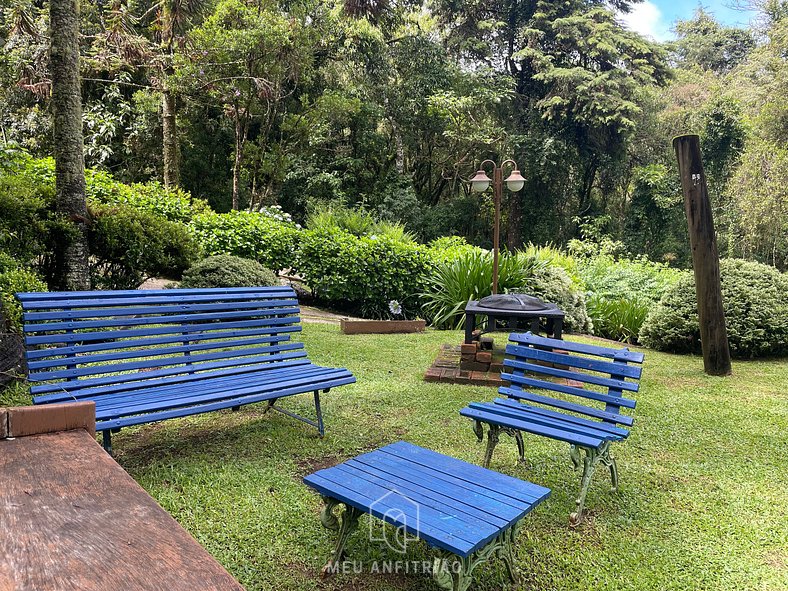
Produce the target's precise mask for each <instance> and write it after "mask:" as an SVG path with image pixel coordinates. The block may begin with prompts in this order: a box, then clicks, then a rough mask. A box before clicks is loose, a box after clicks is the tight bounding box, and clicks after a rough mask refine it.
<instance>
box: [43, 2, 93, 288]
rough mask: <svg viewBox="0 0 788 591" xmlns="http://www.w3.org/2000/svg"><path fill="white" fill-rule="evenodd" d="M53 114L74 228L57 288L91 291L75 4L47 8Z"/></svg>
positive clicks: (62, 192)
mask: <svg viewBox="0 0 788 591" xmlns="http://www.w3.org/2000/svg"><path fill="white" fill-rule="evenodd" d="M49 20H50V28H51V30H50V39H51V45H50V50H49V57H50V66H51V70H52V111H53V115H54V131H55V134H54V135H55V137H54V139H55V150H54V151H55V194H56V197H55V203H56V206H57V210H58V212H59V213H61V214H62V215H64V216H65V217H66V218H67V219H68V220H69V221H70V222H71V223H72V224H73V225H74V227H75V230H76V232H75V233H74V235H73V236H72V237H69V238H68V240H67V242H66V244H64V245H63V247H62V249H60V250H59V252H55V267H56V268H55V276H54V283H55V284H56V285H53V287H56V288H59V289H65V290H70V291H71V290H84V289H90V273H89V270H88V243H87V236H86V229H87V221H88V210H87V202H86V199H85V156H84V153H83V150H84V145H83V139H82V95H81V89H80V78H79V10H78V2H77V0H51V1H50V3H49Z"/></svg>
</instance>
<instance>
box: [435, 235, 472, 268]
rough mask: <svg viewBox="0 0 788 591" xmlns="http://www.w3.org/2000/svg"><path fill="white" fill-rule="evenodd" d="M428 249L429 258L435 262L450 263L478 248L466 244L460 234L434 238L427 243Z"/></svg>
mask: <svg viewBox="0 0 788 591" xmlns="http://www.w3.org/2000/svg"><path fill="white" fill-rule="evenodd" d="M427 248H429V249H430V258H431V259H432V261H433V262H435V263H450V262H452V261H454V260H455V259H457V258H459V257H461V256H464V255H466V254H468V253H472V252H475V251H477V250H479V248H478V247H477V246H473V245H471V244H468V242H467V241H466V240H465V238H463V237H461V236H444V237H443V238H436V239H435V240H433V241H432V242H430V243H429V244H428V245H427Z"/></svg>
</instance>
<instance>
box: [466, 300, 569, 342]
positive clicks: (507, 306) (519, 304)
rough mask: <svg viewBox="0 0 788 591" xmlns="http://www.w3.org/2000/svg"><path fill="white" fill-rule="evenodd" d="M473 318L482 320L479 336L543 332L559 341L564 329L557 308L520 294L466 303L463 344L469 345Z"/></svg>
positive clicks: (474, 323) (562, 319)
mask: <svg viewBox="0 0 788 591" xmlns="http://www.w3.org/2000/svg"><path fill="white" fill-rule="evenodd" d="M477 316H484V317H486V321H485V322H484V323H483V327H484V328H483V329H482V330H481V333H480V334H484V333H486V332H492V331H494V330H502V329H503V330H507V331H509V332H516V331H518V330H530V331H531V332H534V333H538V332H540V329H542V328H544V332H546V333H547V335H548V336H551V337H553V338H555V339H560V338H561V335H562V332H563V329H564V313H563V311H562V310H560V309H559V308H558V306H556V305H555V304H549V303H547V302H543V301H542V300H540V299H539V298H536V297H533V296H529V295H526V294H523V293H509V294H498V295H491V296H487V297H486V298H482V299H481V300H479V301H475V300H471V301H469V302H468V304H467V305H466V306H465V342H466V343H472V342H473V332H474V331H475V330H476V329H477V326H476V317H477ZM542 320H544V322H542Z"/></svg>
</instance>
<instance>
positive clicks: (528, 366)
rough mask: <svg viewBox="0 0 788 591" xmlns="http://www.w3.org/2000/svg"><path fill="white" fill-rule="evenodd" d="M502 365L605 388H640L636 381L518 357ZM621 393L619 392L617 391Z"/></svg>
mask: <svg viewBox="0 0 788 591" xmlns="http://www.w3.org/2000/svg"><path fill="white" fill-rule="evenodd" d="M503 364H504V366H506V367H511V368H513V369H519V370H521V371H527V372H531V373H538V374H543V375H548V376H552V377H556V378H566V379H570V380H577V381H579V382H585V383H586V384H594V385H595V386H605V387H607V388H618V389H619V390H627V391H629V392H637V391H638V389H639V388H640V386H639V384H638V383H637V382H627V381H625V380H623V379H622V380H618V379H614V378H605V377H602V376H599V375H596V374H590V373H584V372H580V371H568V370H565V369H557V368H555V367H546V366H544V365H537V364H536V363H527V362H525V361H520V360H518V359H504V361H503ZM619 394H621V392H619Z"/></svg>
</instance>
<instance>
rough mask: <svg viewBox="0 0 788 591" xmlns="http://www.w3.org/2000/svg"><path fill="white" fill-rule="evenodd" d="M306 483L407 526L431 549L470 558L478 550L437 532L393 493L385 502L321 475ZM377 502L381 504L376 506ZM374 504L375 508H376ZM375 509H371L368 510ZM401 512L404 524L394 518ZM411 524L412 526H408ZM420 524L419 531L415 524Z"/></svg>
mask: <svg viewBox="0 0 788 591" xmlns="http://www.w3.org/2000/svg"><path fill="white" fill-rule="evenodd" d="M304 483H305V484H307V485H308V486H310V487H311V488H313V489H315V490H316V491H317V492H319V493H320V494H321V495H324V496H328V497H333V498H335V499H337V500H339V501H342V502H343V503H346V504H348V505H350V506H352V507H355V508H356V509H359V510H360V511H364V512H365V513H371V514H372V515H374V516H375V517H377V518H378V519H382V520H384V521H386V522H387V523H391V524H392V525H394V526H397V527H400V526H404V527H405V530H406V531H407V532H408V533H409V534H411V535H413V536H418V537H419V538H421V539H423V540H424V541H426V542H427V543H428V544H430V545H431V546H434V547H437V548H441V549H443V550H448V551H449V552H452V553H454V554H457V555H458V556H462V557H465V556H468V555H469V554H470V553H471V552H473V551H474V550H475V549H476V548H475V547H474V545H473V544H471V543H469V542H466V541H465V540H462V539H460V538H450V537H449V536H447V535H446V532H444V531H443V530H440V529H437V528H435V527H434V526H432V524H430V523H426V522H424V523H422V522H421V521H420V518H419V515H418V514H417V513H416V512H415V511H414V510H413V509H412V508H410V507H409V504H408V502H407V499H404V498H402V497H401V496H398V495H397V494H396V493H392V494H391V495H390V496H388V497H386V498H385V499H382V500H379V499H376V498H374V497H369V496H366V495H364V494H362V493H360V492H358V491H356V490H354V489H353V488H350V487H348V486H343V485H340V484H337V483H336V482H334V481H333V480H330V479H327V478H324V477H323V475H322V474H321V472H316V473H315V474H311V475H309V476H307V477H306V478H304ZM375 501H378V502H377V503H375ZM373 503H374V505H373ZM370 506H371V507H372V508H371V510H370V509H369V508H370ZM399 511H401V512H402V514H403V515H405V516H406V520H405V521H406V523H401V522H398V521H396V520H394V518H393V517H392V515H397V514H398V512H399ZM409 523H410V525H409ZM416 523H418V524H419V528H418V530H416V529H415V528H414V527H413V525H414V524H416Z"/></svg>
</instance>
